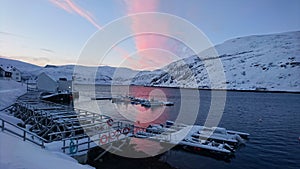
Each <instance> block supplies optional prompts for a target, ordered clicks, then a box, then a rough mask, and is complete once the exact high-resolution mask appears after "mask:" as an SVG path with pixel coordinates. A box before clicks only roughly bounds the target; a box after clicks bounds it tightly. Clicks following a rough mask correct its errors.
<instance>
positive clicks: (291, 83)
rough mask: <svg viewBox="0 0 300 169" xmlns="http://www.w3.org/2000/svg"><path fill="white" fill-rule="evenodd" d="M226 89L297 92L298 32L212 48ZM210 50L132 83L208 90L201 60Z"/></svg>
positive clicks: (299, 77)
mask: <svg viewBox="0 0 300 169" xmlns="http://www.w3.org/2000/svg"><path fill="white" fill-rule="evenodd" d="M215 49H216V51H217V53H218V58H220V60H221V61H222V64H223V69H224V72H225V76H226V81H225V82H224V83H225V84H226V86H227V89H235V90H256V89H260V90H275V91H300V31H297V32H287V33H280V34H271V35H258V36H247V37H241V38H235V39H231V40H228V41H226V42H224V43H222V44H220V45H217V46H215ZM212 53H213V49H207V50H205V51H203V52H201V53H200V54H199V56H202V57H203V58H204V59H202V60H201V59H200V58H199V57H198V56H191V57H188V58H185V59H182V60H179V61H176V62H173V63H171V64H169V65H167V66H166V67H164V68H162V70H160V71H156V72H155V71H154V72H141V73H140V74H139V76H138V77H137V78H136V79H134V82H133V83H138V84H141V82H140V79H145V81H144V84H146V85H150V86H177V87H192V88H196V87H199V88H210V86H211V84H210V79H209V77H208V74H207V71H206V70H207V69H212V68H213V67H214V66H215V65H213V64H211V65H208V67H207V66H205V65H204V61H207V60H214V59H216V57H215V55H212Z"/></svg>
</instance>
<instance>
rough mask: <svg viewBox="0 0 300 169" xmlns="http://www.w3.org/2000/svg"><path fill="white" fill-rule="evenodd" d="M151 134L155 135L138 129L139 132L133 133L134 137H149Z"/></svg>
mask: <svg viewBox="0 0 300 169" xmlns="http://www.w3.org/2000/svg"><path fill="white" fill-rule="evenodd" d="M153 136H155V134H153V133H149V132H145V131H139V132H137V133H135V135H134V137H136V138H149V137H153Z"/></svg>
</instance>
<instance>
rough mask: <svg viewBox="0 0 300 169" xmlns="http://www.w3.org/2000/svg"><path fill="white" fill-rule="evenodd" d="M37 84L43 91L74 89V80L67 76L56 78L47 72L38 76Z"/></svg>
mask: <svg viewBox="0 0 300 169" xmlns="http://www.w3.org/2000/svg"><path fill="white" fill-rule="evenodd" d="M36 85H37V89H38V90H41V91H49V92H59V91H72V80H68V79H67V78H66V77H60V78H56V77H53V76H50V75H49V74H47V73H45V72H43V73H41V74H39V75H38V76H37V78H36Z"/></svg>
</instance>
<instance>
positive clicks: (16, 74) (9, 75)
mask: <svg viewBox="0 0 300 169" xmlns="http://www.w3.org/2000/svg"><path fill="white" fill-rule="evenodd" d="M0 77H1V78H4V79H12V80H15V81H17V82H21V80H22V79H21V71H20V70H18V69H17V68H16V67H13V66H7V67H5V66H1V67H0Z"/></svg>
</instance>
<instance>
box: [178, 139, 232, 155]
mask: <svg viewBox="0 0 300 169" xmlns="http://www.w3.org/2000/svg"><path fill="white" fill-rule="evenodd" d="M179 144H180V145H183V146H188V147H190V148H194V149H195V148H196V149H197V148H200V150H201V149H204V150H208V151H211V152H214V153H224V154H232V153H234V149H233V148H232V147H230V146H229V145H228V144H226V143H224V144H221V143H216V142H214V141H205V140H195V139H192V138H185V139H184V140H182V141H181V142H180V143H179Z"/></svg>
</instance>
